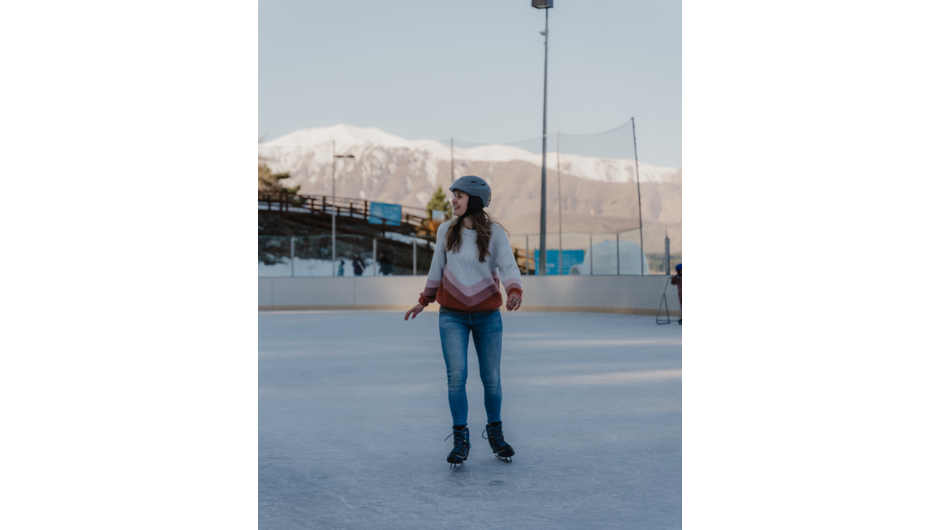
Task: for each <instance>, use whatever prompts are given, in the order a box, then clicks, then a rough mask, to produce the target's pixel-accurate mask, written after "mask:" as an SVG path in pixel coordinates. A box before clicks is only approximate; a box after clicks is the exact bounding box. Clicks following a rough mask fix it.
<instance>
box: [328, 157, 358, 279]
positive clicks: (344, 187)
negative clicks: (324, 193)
mask: <svg viewBox="0 0 940 530" xmlns="http://www.w3.org/2000/svg"><path fill="white" fill-rule="evenodd" d="M337 158H356V157H355V156H353V155H338V154H336V140H333V175H332V177H331V178H332V180H333V200H332V202H333V263H332V265H333V266H332V269H333V276H336V159H337ZM345 194H346V165H345V164H344V165H343V195H345Z"/></svg>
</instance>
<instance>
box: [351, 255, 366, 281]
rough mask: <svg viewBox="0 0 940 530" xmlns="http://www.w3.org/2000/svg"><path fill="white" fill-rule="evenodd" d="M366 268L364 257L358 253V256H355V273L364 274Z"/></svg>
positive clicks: (357, 274)
mask: <svg viewBox="0 0 940 530" xmlns="http://www.w3.org/2000/svg"><path fill="white" fill-rule="evenodd" d="M365 269H366V263H365V262H364V261H362V258H361V257H360V256H359V254H356V257H355V258H353V274H355V275H356V276H362V271H364V270H365Z"/></svg>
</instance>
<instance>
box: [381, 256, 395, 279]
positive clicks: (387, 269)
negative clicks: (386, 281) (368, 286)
mask: <svg viewBox="0 0 940 530" xmlns="http://www.w3.org/2000/svg"><path fill="white" fill-rule="evenodd" d="M379 273H381V274H384V275H385V276H389V275H391V274H392V260H390V259H388V256H386V255H385V252H379Z"/></svg>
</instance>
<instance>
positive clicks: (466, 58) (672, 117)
mask: <svg viewBox="0 0 940 530" xmlns="http://www.w3.org/2000/svg"><path fill="white" fill-rule="evenodd" d="M555 6H556V7H554V8H553V9H551V10H550V11H551V12H550V13H549V32H550V38H549V50H548V129H549V131H554V130H555V129H561V131H562V132H563V133H565V132H568V133H592V132H599V131H605V130H609V129H612V128H614V127H617V126H619V125H622V124H623V123H625V122H627V121H629V119H630V117H631V116H635V117H636V128H637V151H638V153H639V157H640V160H641V161H644V162H648V163H652V164H657V165H666V166H681V157H682V53H681V52H682V39H681V31H682V13H681V2H679V1H675V0H665V1H659V0H657V1H654V2H649V1H645V2H640V1H623V0H620V1H615V0H557V1H556V2H555ZM258 16H259V32H258V41H259V43H258V47H259V65H258V73H259V82H258V85H259V120H258V127H259V130H258V135H259V137H263V138H264V139H265V140H272V139H274V138H277V137H278V136H281V135H284V134H287V133H289V132H291V131H294V130H297V129H305V128H309V127H325V126H330V125H336V124H338V123H344V124H347V125H355V126H359V127H377V128H379V129H382V130H383V131H386V132H389V133H391V134H395V135H398V136H402V137H404V138H407V139H410V140H420V139H434V140H442V141H446V140H447V139H448V138H450V137H454V138H456V139H458V140H463V141H470V142H509V141H514V140H521V139H527V138H533V137H537V136H539V135H540V134H541V133H542V82H543V67H544V55H543V54H544V46H543V45H542V42H543V39H542V36H541V35H539V31H541V30H543V29H544V27H545V11H544V10H537V9H534V8H532V7H531V0H476V1H473V2H456V1H452V0H411V1H400V2H391V1H388V2H380V1H373V0H350V1H343V2H336V1H322V0H321V1H309V0H308V1H296V0H291V1H271V0H261V1H260V2H259V6H258ZM617 141H618V142H619V140H617ZM550 144H551V142H550ZM569 145H570V143H569ZM551 149H553V147H550V150H551ZM562 150H563V151H565V149H564V148H563V149H562ZM628 154H629V156H630V157H632V155H633V152H632V146H631V148H630V150H629V153H628Z"/></svg>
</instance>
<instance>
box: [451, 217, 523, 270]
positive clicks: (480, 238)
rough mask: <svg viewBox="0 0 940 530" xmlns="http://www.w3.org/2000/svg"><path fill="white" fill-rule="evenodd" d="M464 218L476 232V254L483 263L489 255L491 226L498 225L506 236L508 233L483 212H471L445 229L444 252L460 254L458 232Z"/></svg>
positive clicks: (460, 235) (460, 234) (461, 240)
mask: <svg viewBox="0 0 940 530" xmlns="http://www.w3.org/2000/svg"><path fill="white" fill-rule="evenodd" d="M465 218H466V219H470V223H471V225H472V226H473V230H476V232H477V254H478V255H479V258H480V263H483V262H485V261H486V258H488V257H489V255H490V237H492V235H493V231H492V225H494V224H495V225H498V226H499V227H500V228H502V229H503V230H505V231H506V234H507V235H509V231H508V230H506V227H505V226H503V225H501V224H500V223H498V222H496V221H494V220H493V219H491V218H490V216H489V214H487V213H486V212H485V211H484V210H479V211H476V212H473V213H472V214H470V215H461V216H460V217H458V218H457V219H456V220H455V221H454V223H453V224H451V225H450V226H449V227H448V228H447V238H446V240H445V243H444V248H445V249H446V250H448V251H450V252H454V253H457V252H460V246H461V244H462V243H463V237H462V236H463V232H461V231H460V228H461V227H462V226H463V220H464V219H465Z"/></svg>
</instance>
